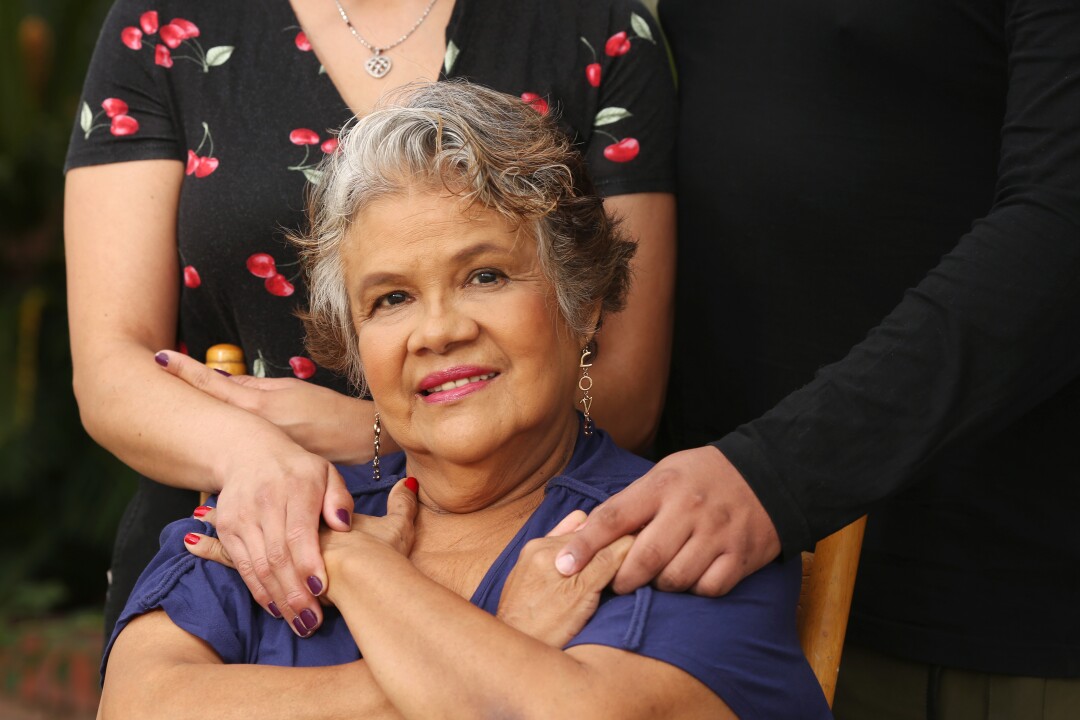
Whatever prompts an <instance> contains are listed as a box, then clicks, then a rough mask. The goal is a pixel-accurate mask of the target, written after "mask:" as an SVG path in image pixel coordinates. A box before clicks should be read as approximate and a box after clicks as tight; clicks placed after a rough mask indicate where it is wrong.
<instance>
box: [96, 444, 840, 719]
mask: <svg viewBox="0 0 1080 720" xmlns="http://www.w3.org/2000/svg"><path fill="white" fill-rule="evenodd" d="M649 467H650V463H648V462H647V461H645V460H642V459H641V458H638V457H636V456H634V455H632V454H630V453H628V452H625V451H624V450H621V449H619V448H618V447H616V446H615V444H614V443H613V442H612V441H611V440H610V438H608V436H607V435H606V434H604V433H603V432H597V433H595V434H594V435H593V436H592V437H585V436H584V435H581V436H579V438H578V442H577V446H576V447H575V449H574V454H573V457H572V458H571V460H570V462H569V464H568V465H567V467H566V469H565V470H564V471H563V473H562V474H560V475H558V476H556V477H554V478H553V479H552V480H551V481H549V482H548V485H547V488H546V492H545V495H544V500H543V502H542V503H541V504H540V506H539V507H538V508H537V509H536V511H535V512H534V513H533V514H532V516H531V517H530V518H529V519H528V520H527V521H526V522H525V525H524V526H523V527H522V528H521V530H520V531H519V532H518V534H517V535H516V536H515V537H514V539H513V540H511V541H510V543H509V544H508V545H507V546H506V548H505V549H504V550H503V551H502V553H501V554H500V555H499V557H498V559H496V560H495V562H494V563H493V564H492V566H491V567H490V568H489V569H488V572H487V574H486V575H485V577H484V579H483V580H482V581H481V582H480V585H479V587H478V588H477V589H476V593H475V594H474V595H473V597H472V603H473V604H474V605H476V606H478V607H480V608H482V609H484V610H487V611H488V612H490V613H492V614H494V613H495V611H496V609H497V608H498V604H499V596H500V595H501V593H502V588H503V584H504V583H505V581H506V578H507V576H508V575H509V574H510V570H511V569H512V568H513V567H514V564H515V563H516V561H517V556H518V553H519V552H520V550H521V548H522V546H523V545H524V544H525V543H526V542H528V541H529V540H532V539H533V538H539V537H543V536H544V535H545V534H547V532H548V531H550V530H551V528H553V527H554V526H555V525H556V524H557V523H558V522H559V520H561V519H562V518H563V517H565V516H566V515H568V514H569V513H570V512H572V511H573V510H575V509H582V510H585V511H589V510H591V509H592V508H594V507H595V506H596V505H598V504H599V503H600V502H601V501H603V500H604V499H605V498H607V497H608V496H610V495H612V494H613V493H615V492H617V491H618V490H620V489H622V488H624V487H625V486H626V485H628V484H629V483H630V482H632V481H633V480H634V479H635V478H637V477H639V476H640V475H641V474H642V473H644V472H645V471H647V470H648V469H649ZM382 469H383V479H382V480H381V481H380V482H374V481H372V479H371V466H370V465H362V466H355V467H344V468H341V470H342V474H343V475H344V476H345V482H346V484H347V485H348V487H349V490H350V491H351V492H352V494H353V496H354V497H355V498H356V511H357V512H358V513H364V514H368V515H376V516H378V515H383V514H385V512H386V499H387V495H388V494H389V492H390V488H391V487H392V486H393V485H394V483H395V482H397V481H398V480H399V479H401V478H402V477H403V476H404V474H405V458H404V455H403V454H401V453H397V454H395V455H390V456H388V457H386V458H385V459H384V460H383V463H382ZM189 532H202V533H207V534H213V528H212V527H211V526H210V525H208V524H207V523H204V522H202V521H201V520H196V519H194V518H185V519H184V520H179V521H177V522H174V523H172V524H171V525H169V526H168V527H167V528H166V529H165V531H164V532H163V533H162V536H161V551H160V552H159V553H158V555H157V557H155V558H154V560H153V562H151V564H150V566H149V567H148V568H147V569H146V572H144V573H143V575H142V577H141V578H140V579H139V582H138V584H137V585H136V586H135V590H134V592H133V593H132V594H131V597H130V599H129V600H128V604H127V607H126V608H125V609H124V612H123V614H122V615H121V617H120V621H119V622H118V623H117V625H116V629H115V630H114V632H113V636H112V638H111V639H110V640H109V644H108V646H107V647H106V650H105V657H104V659H103V661H102V672H103V673H104V671H105V666H106V663H107V662H108V657H109V651H110V650H111V648H112V643H113V642H114V641H115V639H116V636H117V634H119V633H120V631H122V630H123V628H124V627H125V626H126V625H127V623H128V622H130V621H131V619H132V618H134V617H136V616H138V615H141V614H143V613H146V612H149V611H151V610H153V609H156V608H163V609H164V610H165V611H166V612H167V613H168V615H169V618H170V619H171V620H172V621H173V622H174V623H176V624H177V625H178V626H179V627H181V628H183V629H184V630H186V631H188V632H190V633H191V634H193V635H195V636H196V637H199V638H201V639H202V640H204V641H206V642H207V643H209V645H210V646H211V647H213V648H214V650H215V651H216V652H217V653H218V655H220V656H221V658H222V660H224V661H225V662H226V663H259V664H265V665H283V666H320V665H334V664H340V663H346V662H351V661H353V660H356V659H358V658H359V657H360V652H359V650H358V649H357V647H356V643H355V642H354V641H353V638H352V635H351V634H350V633H349V630H348V628H347V627H346V626H345V622H344V619H343V618H342V616H341V614H340V613H339V612H338V611H337V610H336V609H334V608H327V609H326V610H325V618H324V621H323V625H322V627H321V628H320V629H319V631H318V632H317V633H316V634H315V635H314V636H312V637H310V638H308V639H300V638H298V637H297V636H296V635H294V634H293V632H292V630H291V629H290V628H289V626H288V624H287V623H285V622H283V621H281V620H275V619H274V618H272V617H270V616H269V615H268V614H267V613H266V612H265V611H264V610H263V609H262V608H261V607H259V606H258V605H257V604H256V603H255V602H254V600H253V599H252V598H251V595H250V594H249V593H248V590H247V588H246V587H245V586H244V583H243V581H242V580H241V578H240V576H239V574H238V573H236V572H235V571H233V570H230V569H228V568H226V567H224V566H222V565H218V564H217V563H214V562H209V561H205V560H202V559H200V558H197V557H195V556H194V555H191V554H190V553H188V552H187V550H186V549H185V546H184V541H183V538H184V535H185V534H187V533H189ZM800 578H801V573H800V565H799V563H798V562H788V563H775V564H772V565H769V566H768V567H766V568H764V569H763V570H760V571H759V572H757V573H755V574H754V575H752V576H750V577H749V578H747V579H746V580H744V581H743V582H742V583H740V584H739V585H738V587H736V588H735V590H733V591H732V592H731V593H730V594H728V595H727V596H725V597H723V598H703V597H697V596H694V595H686V594H676V593H663V592H658V591H656V590H654V589H652V588H649V587H646V588H642V589H640V590H638V591H637V592H636V593H634V594H632V595H621V596H620V595H614V594H611V593H605V594H604V596H603V597H602V599H601V602H600V606H599V608H598V609H597V611H596V614H595V615H594V616H593V617H592V619H591V620H590V621H589V622H588V623H587V624H586V626H585V628H584V629H583V630H582V631H581V632H580V633H578V635H577V636H575V637H574V638H573V639H572V640H571V641H570V643H569V644H568V645H567V647H573V646H575V645H585V644H593V645H606V646H608V647H614V648H620V649H623V650H627V651H630V652H635V653H638V654H640V655H644V656H646V657H651V658H655V659H657V660H661V661H663V662H666V663H670V664H671V665H674V666H676V667H679V668H681V669H683V670H684V671H686V672H688V673H690V674H691V675H693V676H694V677H695V678H697V679H698V680H700V681H701V682H703V683H705V684H706V685H708V686H709V687H710V688H711V689H712V690H713V691H714V692H715V693H716V694H717V695H719V696H720V697H721V698H722V699H723V700H724V702H725V703H727V704H728V706H730V707H731V709H732V710H733V711H734V712H735V713H736V714H737V715H739V716H740V717H743V718H764V717H783V718H828V717H831V714H830V712H829V709H828V706H827V705H826V703H825V699H824V696H823V695H822V692H821V688H820V687H819V685H818V683H817V680H816V679H815V678H814V675H813V673H812V672H811V670H810V667H809V665H808V664H807V662H806V659H805V657H804V656H803V654H802V651H801V650H800V647H799V641H798V636H797V633H796V629H795V606H796V603H797V602H798V597H799V582H800Z"/></svg>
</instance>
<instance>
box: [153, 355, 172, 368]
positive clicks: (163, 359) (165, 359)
mask: <svg viewBox="0 0 1080 720" xmlns="http://www.w3.org/2000/svg"><path fill="white" fill-rule="evenodd" d="M154 362H156V363H157V364H158V365H160V366H161V367H169V356H168V355H166V354H165V353H163V352H159V353H158V354H157V355H155V356H154Z"/></svg>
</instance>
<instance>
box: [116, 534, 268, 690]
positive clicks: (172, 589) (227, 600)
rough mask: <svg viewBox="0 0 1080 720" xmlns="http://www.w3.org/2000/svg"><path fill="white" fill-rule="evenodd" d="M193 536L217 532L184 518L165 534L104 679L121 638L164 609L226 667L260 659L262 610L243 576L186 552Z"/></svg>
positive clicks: (121, 623) (126, 614)
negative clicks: (141, 620)
mask: <svg viewBox="0 0 1080 720" xmlns="http://www.w3.org/2000/svg"><path fill="white" fill-rule="evenodd" d="M189 532H198V533H204V534H212V528H211V527H210V526H209V525H208V524H206V523H203V522H202V521H199V520H195V519H194V518H185V519H184V520H178V521H177V522H174V523H172V524H170V525H168V526H167V527H166V528H165V530H163V531H162V534H161V550H160V551H159V552H158V554H157V556H156V557H155V558H154V559H153V561H151V563H150V565H149V566H147V568H146V570H145V571H144V572H143V574H142V575H141V576H140V577H139V581H138V583H136V585H135V589H134V590H132V592H131V596H130V597H129V599H128V603H127V605H126V606H125V607H124V611H123V613H121V615H120V619H119V620H118V621H117V623H116V627H115V629H114V630H113V635H112V637H111V638H109V642H108V644H107V645H106V647H105V653H104V656H103V658H102V662H101V674H102V677H104V676H105V671H106V668H107V665H108V661H109V653H110V652H111V650H112V646H113V643H114V642H115V641H116V638H117V636H119V634H120V633H121V632H122V631H123V630H124V628H125V627H127V624H128V623H129V622H131V621H132V620H134V619H135V618H136V617H138V616H140V615H144V614H146V613H148V612H150V611H152V610H156V609H159V608H160V609H163V610H164V611H165V612H166V613H167V614H168V616H169V619H170V620H172V621H173V623H175V624H176V626H177V627H179V628H181V629H182V630H185V631H187V632H189V633H191V634H192V635H194V636H195V637H197V638H199V639H201V640H203V641H205V642H206V643H207V644H208V645H210V647H212V648H213V649H214V652H216V653H217V654H218V656H219V657H220V658H221V659H222V661H223V662H225V663H227V664H233V663H246V662H251V659H252V658H253V657H254V656H255V655H256V652H255V648H254V635H255V632H254V628H255V627H256V622H257V621H256V618H255V617H254V612H255V611H256V610H258V611H259V612H262V611H261V609H259V608H258V606H256V605H255V603H254V601H253V600H252V599H251V595H250V593H248V590H247V587H246V586H245V585H244V583H243V580H241V578H240V575H239V574H238V573H236V572H235V571H233V570H230V569H228V568H226V567H224V566H223V565H219V564H217V563H214V562H209V561H206V560H202V559H200V558H197V557H195V556H194V555H192V554H190V553H189V552H187V550H186V549H185V548H184V536H185V535H186V534H187V533H189Z"/></svg>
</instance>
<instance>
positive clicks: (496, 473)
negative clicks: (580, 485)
mask: <svg viewBox="0 0 1080 720" xmlns="http://www.w3.org/2000/svg"><path fill="white" fill-rule="evenodd" d="M577 434H578V420H577V415H576V414H574V413H568V414H567V416H566V418H565V419H561V420H560V421H559V422H557V423H552V424H550V425H549V426H547V428H546V429H545V430H544V431H543V435H542V436H541V437H536V433H535V432H534V433H529V434H528V436H525V435H523V436H522V437H518V438H510V439H508V440H507V441H506V442H505V443H503V444H502V445H501V446H500V448H499V450H498V451H497V452H495V453H492V454H491V455H490V456H489V457H485V458H483V459H481V460H478V461H476V462H471V463H468V464H460V463H455V462H452V461H448V460H446V459H445V458H436V457H433V456H430V455H412V454H409V456H408V462H407V467H408V472H409V474H410V475H413V476H415V477H416V478H417V479H418V480H419V481H420V493H419V498H420V503H421V508H422V509H423V510H424V511H426V512H428V513H431V514H433V515H465V514H470V515H472V514H476V515H484V516H492V515H504V514H506V515H516V514H517V513H519V512H521V510H522V508H527V512H526V515H527V513H529V512H532V510H533V509H535V508H536V506H537V505H539V503H540V500H541V499H543V493H544V486H545V485H546V484H547V482H548V480H550V479H551V478H553V477H555V476H556V475H557V474H559V472H561V471H562V469H563V468H565V467H566V464H567V463H568V462H569V461H570V457H571V455H573V452H574V444H575V442H576V440H577Z"/></svg>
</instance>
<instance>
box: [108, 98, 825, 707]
mask: <svg viewBox="0 0 1080 720" xmlns="http://www.w3.org/2000/svg"><path fill="white" fill-rule="evenodd" d="M325 171H326V176H325V180H324V182H323V183H322V184H321V185H320V187H319V190H318V192H317V195H315V197H314V198H313V203H312V223H311V228H312V229H311V232H310V235H309V236H308V237H306V238H303V239H301V240H300V241H299V242H300V243H301V244H302V247H303V252H304V255H305V260H306V263H307V268H308V272H309V275H310V281H311V308H310V312H309V315H308V317H307V318H306V321H307V325H308V330H309V343H310V345H311V349H312V352H313V354H314V355H315V356H316V357H318V358H320V359H321V362H322V363H324V364H326V365H328V366H331V367H334V368H336V369H339V370H342V371H346V372H348V373H349V374H350V375H351V376H352V377H353V378H354V379H355V380H357V381H358V382H359V381H362V382H363V383H365V384H366V386H367V388H368V389H369V391H370V393H371V396H372V398H373V400H374V403H375V406H376V409H377V411H378V415H377V416H376V417H377V421H376V422H377V423H379V424H380V426H381V429H382V430H385V431H387V432H390V433H392V434H393V437H394V439H395V440H396V441H397V442H398V443H399V444H400V446H401V447H402V448H403V450H404V452H403V453H398V454H395V455H390V456H385V457H382V458H378V456H377V455H376V457H377V460H376V462H375V463H374V464H373V465H365V466H360V467H353V468H346V469H344V470H343V473H344V475H345V476H346V480H347V484H348V486H349V489H350V491H351V492H352V494H353V496H354V498H355V510H356V513H357V515H355V516H354V517H353V518H352V530H351V532H348V533H343V532H333V531H329V530H328V531H325V532H324V533H323V535H322V550H323V553H324V557H325V561H326V564H327V569H328V584H327V587H326V588H325V589H324V593H323V597H324V598H325V599H326V600H327V601H328V602H329V603H331V604H332V605H333V607H332V608H330V609H328V610H327V612H326V620H325V622H324V624H323V626H322V628H321V629H320V630H319V631H318V632H317V633H315V634H314V635H312V636H310V637H307V638H304V639H301V638H298V637H297V636H296V634H295V633H294V632H293V631H292V628H290V627H289V625H288V624H287V622H288V623H292V624H293V625H294V626H296V627H297V629H298V631H303V629H304V626H305V624H304V619H303V618H300V617H286V618H285V621H286V622H283V621H282V620H279V619H276V618H275V617H273V615H272V614H271V613H268V612H264V611H263V610H262V608H260V606H259V605H258V604H256V603H255V602H254V601H253V600H252V599H251V597H250V596H249V594H248V591H247V590H246V588H245V586H244V584H243V582H242V580H241V579H240V576H239V575H238V574H237V573H236V572H235V571H233V570H231V569H229V568H228V567H226V566H225V565H224V564H219V563H218V562H214V560H215V559H217V560H224V561H226V562H227V560H228V558H227V557H225V556H224V555H223V554H222V552H221V546H220V544H219V543H218V542H217V540H216V539H214V537H213V535H212V533H211V532H210V528H211V525H210V524H209V523H208V521H210V520H212V518H213V510H210V509H208V508H200V509H199V511H197V513H196V515H198V516H199V518H192V519H188V520H183V521H180V522H178V523H175V524H173V525H172V526H170V528H169V529H168V530H167V531H166V533H165V534H164V535H163V549H162V551H161V553H160V554H159V556H158V557H157V558H156V559H155V561H154V562H153V563H152V564H151V566H150V568H149V569H148V570H147V573H146V574H145V575H144V576H143V578H142V579H141V580H140V582H139V585H138V586H137V588H136V591H135V592H134V593H133V595H132V598H131V600H130V602H129V605H128V607H127V609H126V610H125V612H124V614H123V616H122V618H121V621H120V623H119V624H118V626H117V627H118V630H117V633H116V634H115V635H114V638H113V640H112V642H111V643H110V646H109V648H108V650H107V653H106V663H107V667H106V674H105V690H104V695H103V700H102V707H101V715H102V716H103V717H105V718H109V717H120V718H127V717H149V716H153V717H173V716H185V717H187V716H190V713H191V712H192V710H193V708H198V709H199V711H200V712H201V713H205V714H206V715H207V716H209V717H216V718H223V717H233V716H238V717H239V716H242V717H258V718H272V717H288V718H291V719H296V718H304V717H318V718H329V717H339V716H342V717H344V716H348V717H364V718H369V717H384V716H385V717H416V718H431V717H443V716H454V717H466V718H475V717H492V716H498V717H504V716H507V717H543V718H552V717H571V716H577V717H617V718H634V717H642V718H660V717H680V718H686V717H702V718H705V717H708V718H716V717H733V716H738V717H747V718H748V717H785V718H796V717H822V716H827V715H828V709H827V707H826V706H825V703H824V699H823V697H822V695H821V692H820V689H819V688H818V686H817V684H816V682H815V680H814V678H813V675H812V674H811V673H810V670H809V668H808V666H807V664H806V662H805V660H804V658H803V657H802V654H801V652H800V650H799V646H798V642H797V639H796V635H795V627H794V607H795V602H796V599H797V596H798V586H799V576H800V573H799V568H798V567H797V566H796V565H780V564H775V565H771V566H769V567H767V568H765V569H763V570H762V571H760V572H759V573H757V574H756V575H754V576H753V577H752V578H750V579H749V580H748V581H746V582H744V583H743V584H741V585H740V586H739V587H738V589H737V590H736V591H735V592H733V593H732V594H731V595H729V596H727V597H725V598H722V599H711V598H703V597H696V596H691V595H680V594H667V593H660V592H657V591H654V590H653V589H650V588H644V589H641V590H639V591H637V592H636V593H635V594H633V595H625V596H616V595H612V594H610V593H604V592H602V590H603V587H604V586H605V585H606V584H607V583H608V581H609V580H610V578H611V576H612V575H613V574H614V572H615V569H616V566H617V564H618V562H619V561H620V559H621V557H622V555H623V554H625V552H626V549H627V545H628V544H629V543H630V540H629V539H627V540H625V541H623V542H622V543H620V544H616V545H613V546H611V548H609V551H608V552H607V553H606V554H605V555H602V556H600V557H598V558H597V560H595V561H594V564H593V565H591V566H590V568H589V569H588V571H587V572H586V573H584V574H583V575H580V576H575V577H574V578H569V579H567V578H563V577H562V576H560V575H559V574H558V573H557V572H556V571H555V569H554V565H553V557H554V553H555V552H556V551H557V550H558V549H559V547H561V545H562V543H563V541H564V538H563V537H562V536H563V535H564V534H566V533H567V532H569V531H571V530H573V529H574V528H575V527H577V526H578V525H580V523H581V522H582V519H583V518H584V514H583V513H582V512H581V511H585V512H588V511H589V510H590V509H591V508H592V507H594V506H595V505H597V504H598V503H599V502H601V501H602V500H604V499H605V498H606V497H608V496H609V495H610V494H612V493H614V492H616V491H618V490H619V489H620V488H622V487H624V486H625V485H627V484H629V483H630V482H631V481H632V480H633V479H634V478H636V477H638V476H639V475H641V473H642V472H644V471H645V470H647V468H648V463H646V462H645V461H643V460H641V459H639V458H637V457H635V456H633V455H630V454H628V453H626V452H624V451H622V450H620V449H618V448H617V447H616V446H615V445H614V444H613V443H612V442H611V440H610V439H609V438H608V437H607V436H606V435H605V434H604V433H603V432H602V431H600V430H598V429H593V428H592V425H591V419H590V414H589V410H590V405H591V398H592V396H593V394H596V395H599V394H600V393H602V392H612V393H616V392H619V388H617V387H610V386H609V387H605V386H604V379H603V377H597V378H593V377H591V376H590V375H589V369H590V366H591V362H590V361H591V359H592V357H593V356H594V355H593V353H594V352H602V348H603V333H602V332H600V331H599V328H600V326H601V318H602V315H603V314H604V313H605V312H612V311H615V310H617V309H618V308H619V307H620V306H621V304H622V303H623V301H624V298H625V294H626V291H627V286H628V284H629V271H628V261H629V259H630V257H631V256H632V254H633V245H632V244H631V243H629V242H628V241H626V240H625V239H624V238H623V237H622V236H621V235H620V234H619V232H618V230H617V228H616V227H615V226H614V225H613V223H612V222H611V221H610V220H609V218H608V217H607V216H606V215H605V213H604V209H603V205H602V201H601V200H600V199H599V198H598V197H597V196H596V194H595V192H594V190H593V188H592V187H591V184H590V181H589V180H588V179H587V177H586V175H585V173H584V170H583V165H582V160H581V158H580V156H579V155H578V154H577V153H576V152H575V151H574V150H573V149H572V147H571V145H570V143H569V142H568V140H567V139H566V138H565V136H564V135H563V134H562V133H561V132H560V131H559V130H558V128H557V126H556V125H555V124H554V122H553V121H552V120H551V119H550V118H548V117H545V116H543V115H541V114H539V113H536V112H534V111H533V110H531V109H530V108H529V107H528V106H527V105H525V104H524V103H522V102H520V101H518V100H516V99H514V98H511V97H508V96H505V95H501V94H499V93H497V92H494V91H491V90H486V89H482V88H480V87H476V86H468V85H461V84H455V83H439V84H433V85H429V86H423V87H421V88H418V89H413V90H412V91H410V93H409V94H408V95H406V96H405V97H403V98H399V100H398V102H397V103H396V104H394V105H393V106H389V107H385V108H383V109H380V110H378V111H376V112H374V113H372V114H371V115H369V116H367V117H365V118H364V119H362V120H360V121H358V122H357V123H356V124H355V125H354V126H353V127H352V128H351V129H350V130H349V131H348V132H347V133H346V134H345V135H344V136H343V137H342V139H341V146H340V151H339V152H338V153H337V154H335V155H334V156H333V157H332V158H331V159H330V160H329V163H328V165H327V166H326V167H325ZM594 380H595V383H596V384H595V387H594V386H593V381H594ZM575 399H578V400H579V401H580V407H581V408H582V410H583V414H580V415H579V414H577V413H575V412H574V411H573V410H572V407H573V405H574V401H575ZM379 433H380V429H379V428H377V429H376V434H375V437H376V439H377V438H378V437H379ZM376 442H377V440H376ZM185 543H186V544H187V546H188V547H189V548H190V549H191V551H192V553H193V554H189V553H187V552H186V551H185ZM286 600H287V598H275V601H276V607H286V603H285V601H286ZM297 623H299V625H297ZM273 666H278V667H273ZM282 666H286V667H282Z"/></svg>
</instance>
